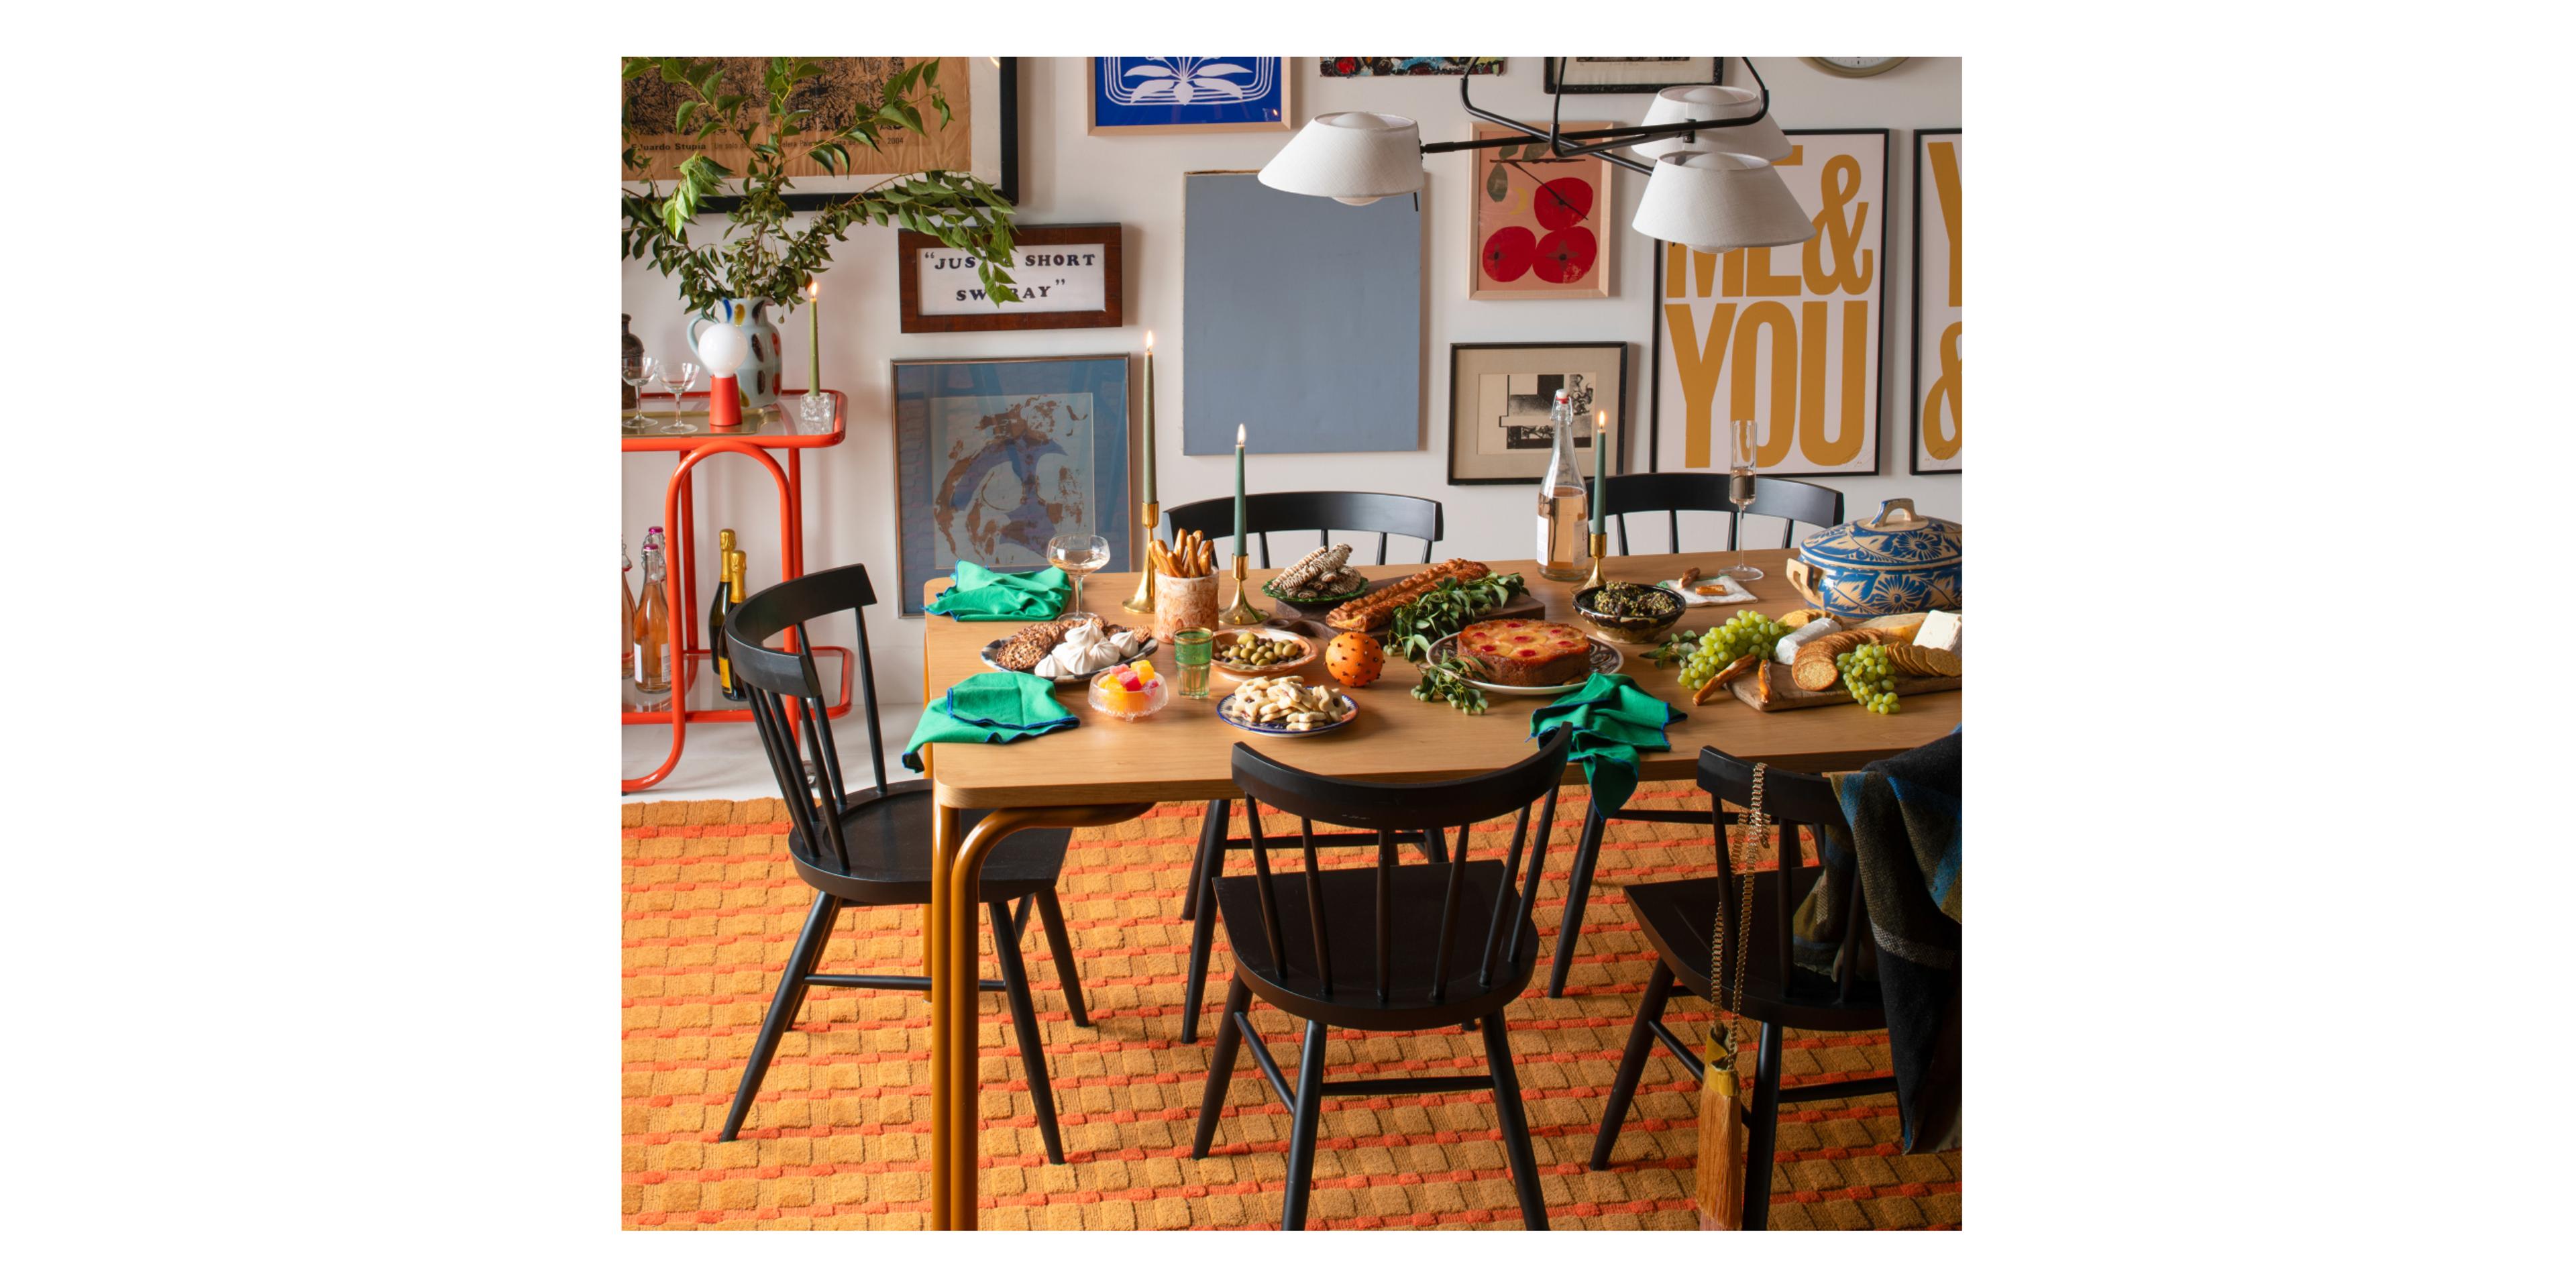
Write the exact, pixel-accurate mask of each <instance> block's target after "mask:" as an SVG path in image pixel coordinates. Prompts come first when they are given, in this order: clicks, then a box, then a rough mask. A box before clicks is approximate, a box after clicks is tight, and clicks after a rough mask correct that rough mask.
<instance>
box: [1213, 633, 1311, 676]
mask: <svg viewBox="0 0 2576 1288" xmlns="http://www.w3.org/2000/svg"><path fill="white" fill-rule="evenodd" d="M1214 646H1215V649H1216V666H1217V669H1218V670H1220V671H1223V672H1225V673H1226V674H1228V675H1235V676H1258V675H1286V674H1287V673H1289V672H1290V671H1294V670H1296V669H1297V668H1299V667H1301V666H1304V665H1306V664H1307V663H1309V662H1312V661H1314V660H1315V641H1313V640H1310V639H1308V638H1306V637H1305V636H1303V635H1299V634H1297V633H1296V632H1294V631H1280V630H1270V629H1268V628H1256V629H1251V630H1240V631H1227V632H1224V633H1223V634H1220V635H1218V636H1217V637H1216V639H1215V641H1214Z"/></svg>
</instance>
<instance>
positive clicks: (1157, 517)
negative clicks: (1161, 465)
mask: <svg viewBox="0 0 2576 1288" xmlns="http://www.w3.org/2000/svg"><path fill="white" fill-rule="evenodd" d="M1136 510H1137V515H1136V523H1137V527H1138V529H1139V531H1138V532H1137V534H1136V593H1135V594H1133V595H1129V596H1128V597H1127V601H1126V602H1125V603H1123V604H1120V605H1119V607H1120V608H1124V609H1126V610H1127V611H1128V612H1131V613H1141V614H1143V615H1144V616H1147V617H1151V616H1153V615H1154V564H1153V561H1152V560H1151V559H1148V558H1147V557H1146V555H1145V552H1146V551H1148V550H1151V549H1153V547H1154V527H1155V525H1156V524H1159V523H1161V522H1162V521H1163V507H1162V506H1161V505H1159V504H1157V503H1155V502H1152V501H1147V502H1145V503H1143V504H1142V505H1139V506H1137V507H1136Z"/></svg>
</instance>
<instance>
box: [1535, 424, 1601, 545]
mask: <svg viewBox="0 0 2576 1288" xmlns="http://www.w3.org/2000/svg"><path fill="white" fill-rule="evenodd" d="M1547 419H1548V424H1549V426H1550V427H1551V428H1552V430H1553V431H1554V434H1555V438H1556V443H1555V445H1554V446H1553V447H1551V448H1550V449H1549V450H1548V454H1547V473H1546V474H1545V475H1543V476H1541V477H1540V479H1539V482H1538V575H1540V576H1542V577H1545V578H1547V579H1548V580H1550V581H1581V580H1583V578H1584V576H1585V575H1586V573H1587V572H1588V570H1589V567H1590V553H1591V546H1590V543H1589V541H1588V540H1587V538H1589V537H1590V535H1591V530H1590V528H1589V527H1588V526H1587V525H1588V524H1589V523H1590V522H1591V509H1592V500H1591V494H1590V493H1589V492H1588V491H1587V490H1585V488H1584V486H1583V467H1582V465H1580V464H1579V463H1577V461H1576V459H1575V455H1574V407H1573V405H1572V404H1571V403H1569V402H1568V401H1567V400H1566V391H1565V388H1564V387H1563V386H1561V385H1560V386H1558V388H1557V391H1556V406H1555V409H1554V410H1552V411H1550V412H1549V413H1548V417H1547Z"/></svg>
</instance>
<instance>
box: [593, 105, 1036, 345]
mask: <svg viewBox="0 0 2576 1288" xmlns="http://www.w3.org/2000/svg"><path fill="white" fill-rule="evenodd" d="M822 73H823V65H822V64H821V63H820V62H818V61H816V60H814V59H810V58H772V59H770V60H769V61H768V64H767V66H766V67H765V68H764V70H763V73H762V77H761V86H760V89H761V92H760V94H758V95H752V94H747V93H743V92H739V87H734V86H728V85H727V84H726V83H725V75H724V66H723V64H721V63H719V62H717V61H715V60H713V59H691V58H629V59H626V60H625V61H624V65H623V68H622V71H621V74H620V79H622V80H634V79H636V78H638V77H642V76H654V75H658V76H659V77H660V78H661V80H662V82H663V83H664V84H666V85H671V86H675V87H677V88H678V89H680V90H681V91H682V93H683V94H684V95H686V97H685V98H684V99H683V100H682V102H681V103H680V106H679V111H678V112H677V114H676V115H675V117H674V119H673V121H672V124H671V129H672V131H673V132H674V133H679V134H685V135H688V136H690V137H691V138H693V139H698V140H704V139H706V138H707V137H708V136H710V135H712V134H714V133H715V132H716V131H718V130H723V131H725V132H726V133H729V134H731V135H732V136H733V137H735V138H736V139H739V140H741V142H742V145H743V147H744V148H745V149H746V150H747V151H748V153H749V155H750V160H749V161H748V162H746V163H745V168H744V172H743V173H742V174H741V175H739V176H737V175H735V174H734V173H733V172H732V171H731V170H729V169H727V168H726V167H725V166H724V165H723V163H721V162H719V161H717V160H716V159H715V158H713V157H710V156H708V155H707V154H706V153H704V152H698V153H695V154H693V155H691V156H690V157H689V158H688V159H687V160H685V161H682V162H681V163H680V167H679V169H680V175H679V179H678V180H677V181H676V183H675V184H674V185H673V187H672V188H671V190H670V191H669V192H668V193H665V192H664V191H663V190H662V186H661V184H659V183H657V182H653V181H649V180H642V179H632V178H630V180H629V182H630V183H639V184H641V187H640V189H639V188H636V187H627V188H624V189H622V192H623V202H622V204H623V207H624V211H625V217H626V225H625V229H624V232H623V233H622V235H621V236H620V238H619V251H620V254H621V255H622V257H624V258H627V259H640V260H647V261H650V262H651V263H652V265H653V266H654V267H655V268H656V269H658V270H660V271H661V273H662V275H663V276H665V277H669V278H671V279H673V280H674V281H676V282H678V283H679V287H680V296H681V298H682V299H683V300H685V301H686V302H687V304H688V306H689V308H690V309H692V310H697V311H703V310H705V309H707V308H710V307H712V306H713V305H715V303H716V302H717V301H719V300H723V299H726V298H728V297H732V298H739V299H748V300H767V301H769V302H771V303H773V304H781V305H787V304H794V303H797V302H798V301H799V300H801V299H802V298H803V294H804V288H805V284H806V283H807V282H809V281H811V280H812V279H813V278H814V277H815V276H816V275H817V274H819V273H820V272H822V270H823V267H824V265H826V264H829V263H830V262H831V259H832V249H831V243H833V242H844V241H848V240H849V231H848V230H849V228H850V227H851V225H853V224H877V225H883V226H893V227H898V228H906V229H910V230H911V231H913V232H917V233H922V234H925V235H927V236H931V237H935V238H938V239H939V241H940V243H941V244H943V245H946V246H950V247H953V248H955V249H958V250H962V251H965V252H967V253H969V254H971V255H972V256H974V258H975V272H976V275H977V276H978V277H980V278H981V279H982V280H983V283H984V291H985V293H986V294H987V295H989V296H990V297H991V298H992V299H994V300H995V301H996V302H1005V303H1006V302H1010V301H1013V300H1017V299H1018V298H1019V294H1018V292H1017V291H1015V290H1013V289H1012V287H1011V276H1010V273H1009V271H1008V269H1007V267H1006V266H1007V265H1008V264H1009V263H1010V261H1011V248H1012V226H1011V203H1010V202H1008V201H1005V200H1003V199H1002V194H1001V193H1000V192H999V191H997V190H995V188H994V187H993V185H991V184H989V183H986V182H984V181H983V180H981V179H978V178H976V177H975V176H974V175H972V174H966V173H962V172H959V171H954V170H924V171H920V172H919V173H916V174H910V175H895V176H892V177H889V178H887V179H886V180H884V181H883V182H881V183H878V184H875V185H873V186H871V187H869V188H867V189H864V190H862V191H859V192H854V193H851V194H849V195H848V196H846V197H843V198H840V199H838V200H835V201H833V202H832V203H831V204H829V205H827V206H825V207H823V208H822V209H821V210H818V211H815V212H813V219H812V221H811V222H810V223H808V224H807V225H806V226H805V227H804V228H803V229H801V230H798V231H794V232H791V231H789V229H788V222H789V220H790V219H791V218H793V217H794V216H795V214H796V213H798V212H795V211H791V210H789V209H788V207H787V191H788V188H789V187H790V186H791V184H792V182H793V181H792V180H791V179H789V178H788V175H787V163H788V161H789V159H790V158H791V157H794V156H799V155H801V156H803V157H804V158H806V159H808V160H811V161H813V162H815V163H816V164H818V165H820V166H822V167H823V169H824V172H825V173H827V174H834V175H838V174H844V173H849V172H851V171H852V170H853V166H852V164H851V158H852V151H851V149H852V147H853V145H857V146H863V147H865V148H867V149H868V150H869V151H871V152H882V151H883V150H884V145H885V143H886V141H887V140H888V139H889V138H891V137H892V136H894V135H895V134H897V133H899V132H902V131H906V130H908V131H911V132H912V133H914V134H927V133H928V132H929V131H928V126H927V118H926V116H925V114H924V111H923V109H924V107H925V106H926V107H927V108H928V109H929V110H930V111H932V112H936V113H938V116H939V124H940V125H941V126H942V127H945V126H946V125H947V124H948V123H949V120H950V119H951V118H950V115H949V110H948V98H947V95H946V94H944V93H943V92H942V91H941V90H940V88H939V60H938V59H936V58H930V59H924V60H922V61H920V62H917V63H914V64H913V65H912V66H910V67H906V68H904V69H903V70H902V71H899V72H897V73H895V74H894V75H893V76H891V77H888V78H887V80H886V82H885V85H884V87H883V88H882V89H881V90H879V91H878V93H877V95H876V97H875V99H874V101H868V100H866V99H862V100H861V101H860V102H859V103H858V104H857V105H856V106H855V108H854V110H853V112H852V117H851V121H850V123H849V124H848V125H847V126H845V127H843V128H841V129H838V130H835V131H833V132H831V133H829V134H820V135H817V136H814V137H812V138H809V137H807V133H806V125H807V118H809V117H811V116H812V115H813V112H811V111H810V110H806V109H800V108H796V107H794V106H793V103H794V101H795V99H796V97H797V92H798V90H799V88H800V87H802V86H804V85H805V84H806V83H808V82H810V81H813V80H816V79H818V78H820V77H821V75H822ZM623 129H624V133H625V139H626V146H625V150H624V154H623V156H622V158H621V162H622V164H623V166H624V169H625V171H626V173H627V174H629V175H630V176H632V175H640V174H641V172H642V171H644V170H645V169H647V168H648V167H649V165H650V162H649V159H648V158H646V157H645V156H644V154H643V153H642V152H640V151H639V150H637V148H636V147H635V144H634V138H635V134H636V131H637V129H638V123H637V122H635V121H632V120H629V121H625V122H623ZM728 181H735V182H736V183H737V184H738V189H737V191H736V192H734V193H731V194H728V193H727V192H726V184H727V182H728ZM725 195H733V196H738V197H739V198H740V203H739V204H738V205H737V206H736V207H735V208H734V210H733V211H732V212H731V214H730V215H729V217H728V218H727V220H726V225H725V231H724V235H723V237H722V238H721V239H720V240H718V241H716V242H715V243H714V244H712V245H699V244H696V243H694V242H692V241H691V240H690V236H689V225H690V222H691V221H692V220H694V219H695V218H696V217H697V214H698V211H699V209H700V208H701V207H702V206H703V205H704V204H705V203H706V201H707V200H708V199H709V198H711V197H718V196H725Z"/></svg>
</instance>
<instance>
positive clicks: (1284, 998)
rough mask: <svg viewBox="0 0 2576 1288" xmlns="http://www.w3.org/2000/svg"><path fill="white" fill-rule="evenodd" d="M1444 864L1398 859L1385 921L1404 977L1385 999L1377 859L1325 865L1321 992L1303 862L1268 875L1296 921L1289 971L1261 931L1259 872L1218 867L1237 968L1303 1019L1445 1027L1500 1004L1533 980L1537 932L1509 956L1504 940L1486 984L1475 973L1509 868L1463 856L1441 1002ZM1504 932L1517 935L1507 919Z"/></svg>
mask: <svg viewBox="0 0 2576 1288" xmlns="http://www.w3.org/2000/svg"><path fill="white" fill-rule="evenodd" d="M1295 844H1296V842H1295V841H1294V840H1293V839H1286V840H1283V842H1281V843H1280V844H1279V845H1278V847H1277V848H1276V849H1274V850H1273V851H1272V857H1271V861H1272V862H1273V863H1278V862H1280V861H1281V859H1283V858H1285V857H1287V855H1288V854H1289V853H1290V852H1291V851H1292V847H1294V846H1295ZM1290 861H1291V862H1292V863H1293V862H1294V860H1293V859H1292V860H1290ZM1449 868H1450V865H1449V864H1446V863H1427V864H1417V865H1414V866H1410V867H1398V868H1396V869H1394V874H1393V880H1392V881H1390V882H1389V886H1390V889H1391V890H1392V892H1393V895H1394V898H1393V899H1392V901H1391V906H1392V907H1394V908H1396V909H1399V910H1402V911H1399V912H1398V913H1397V914H1396V915H1395V917H1394V919H1393V921H1392V923H1391V925H1390V929H1391V930H1392V932H1393V933H1392V934H1391V935H1389V937H1388V938H1389V941H1390V944H1391V952H1390V954H1389V965H1388V972H1387V978H1388V979H1390V980H1394V981H1397V987H1396V988H1395V990H1394V991H1393V993H1392V994H1391V997H1390V999H1389V1000H1387V1001H1380V1000H1378V995H1377V980H1378V973H1377V942H1378V938H1377V920H1376V915H1377V913H1376V910H1377V906H1378V905H1377V869H1376V868H1375V867H1366V868H1342V869H1338V870H1335V871H1329V872H1323V873H1319V874H1318V876H1319V877H1320V878H1321V880H1322V883H1323V887H1324V925H1325V931H1326V934H1327V935H1328V936H1329V942H1330V944H1331V945H1332V984H1333V987H1332V994H1331V995H1330V996H1326V995H1325V994H1324V991H1323V987H1322V984H1323V981H1322V975H1321V972H1320V971H1318V970H1317V968H1316V964H1315V950H1314V939H1313V936H1312V935H1310V934H1308V933H1307V928H1308V927H1309V926H1310V925H1311V924H1312V923H1311V922H1309V921H1308V920H1307V911H1306V901H1307V884H1306V875H1305V873H1304V872H1302V871H1295V872H1281V873H1279V874H1278V875H1277V878H1276V884H1275V885H1274V886H1273V887H1272V891H1273V897H1274V898H1276V899H1277V900H1278V901H1279V908H1278V911H1279V921H1280V924H1281V925H1282V926H1285V927H1289V928H1291V933H1288V934H1284V935H1282V936H1281V939H1282V940H1283V941H1284V942H1285V946H1286V949H1287V957H1288V969H1287V970H1286V971H1285V972H1282V971H1281V970H1280V968H1279V963H1278V962H1276V961H1275V960H1273V959H1272V957H1271V953H1270V943H1269V939H1268V936H1267V935H1266V934H1265V933H1264V931H1263V927H1262V917H1261V888H1260V882H1261V878H1259V877H1258V876H1240V877H1222V878H1219V879H1218V880H1217V882H1216V902H1217V915H1218V916H1219V917H1221V918H1222V919H1223V920H1224V922H1225V938H1226V942H1227V943H1228V944H1229V945H1231V946H1232V947H1233V949H1234V959H1235V970H1236V973H1237V975H1238V977H1239V978H1242V979H1243V980H1244V981H1245V983H1246V984H1247V985H1249V986H1250V988H1251V989H1252V991H1253V992H1254V993H1255V994H1256V995H1258V996H1260V997H1261V998H1262V999H1263V1000H1265V1001H1268V1002H1269V1003H1270V1004H1271V1005H1273V1006H1276V1007H1278V1008H1279V1009H1280V1010H1283V1011H1286V1012H1288V1013H1289V1014H1291V1015H1294V1016H1296V1017H1298V1018H1300V1019H1306V1020H1321V1021H1323V1022H1324V1023H1326V1024H1332V1025H1337V1026H1340V1027H1343V1028H1353V1029H1364V1030H1370V1031H1375V1032H1390V1033H1392V1032H1411V1031H1414V1030H1418V1029H1433V1028H1442V1027H1446V1026H1448V1025H1451V1024H1460V1023H1464V1022H1465V1021H1468V1020H1472V1019H1477V1018H1479V1017H1482V1016H1486V1015H1491V1014H1493V1013H1494V1012H1496V1011H1499V1010H1501V1009H1503V1008H1504V1007H1505V1006H1508V1005H1510V1004H1511V1001H1512V999H1513V998H1515V997H1518V996H1520V994H1521V991H1522V990H1523V989H1524V988H1526V987H1528V985H1529V980H1530V974H1531V972H1532V971H1534V970H1536V969H1537V967H1538V932H1537V931H1536V930H1533V929H1530V928H1528V927H1526V926H1524V927H1523V928H1522V931H1521V934H1520V936H1519V947H1518V950H1517V951H1516V952H1514V953H1513V955H1512V960H1510V961H1508V962H1506V961H1502V960H1499V958H1500V954H1499V952H1498V953H1497V954H1496V956H1497V960H1496V962H1495V964H1494V977H1493V979H1492V980H1491V981H1490V982H1488V983H1483V984H1479V983H1477V982H1476V969H1477V965H1478V958H1479V957H1480V956H1481V953H1482V949H1483V946H1484V943H1485V928H1486V927H1487V926H1488V925H1489V924H1491V919H1492V917H1493V908H1494V895H1495V891H1496V890H1497V889H1498V888H1500V887H1501V886H1502V884H1503V882H1504V880H1505V878H1504V874H1503V865H1502V864H1500V863H1496V862H1492V861H1490V860H1488V861H1480V862H1475V863H1469V864H1467V865H1466V871H1465V873H1464V874H1462V876H1461V880H1462V882H1463V885H1462V887H1461V893H1460V895H1459V899H1458V924H1457V925H1456V926H1454V927H1452V928H1451V931H1450V935H1451V942H1452V944H1453V945H1454V946H1453V948H1452V950H1451V953H1450V964H1449V976H1448V985H1447V988H1446V989H1445V990H1444V991H1443V995H1442V998H1441V1000H1440V1001H1439V1002H1436V1003H1434V1002H1431V1001H1429V1000H1428V997H1429V994H1428V991H1427V990H1428V989H1429V987H1430V982H1431V977H1432V973H1433V971H1434V969H1435V961H1436V959H1437V957H1438V955H1439V951H1440V907H1441V900H1442V896H1443V894H1444V893H1445V892H1446V891H1447V889H1448V887H1449ZM1513 903H1514V910H1513V912H1511V913H1506V914H1504V915H1506V916H1510V915H1514V914H1515V913H1516V912H1517V911H1518V907H1517V905H1518V901H1517V900H1514V901H1513ZM1505 938H1506V939H1507V940H1508V939H1509V938H1510V934H1509V930H1508V928H1507V929H1506V931H1505Z"/></svg>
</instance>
